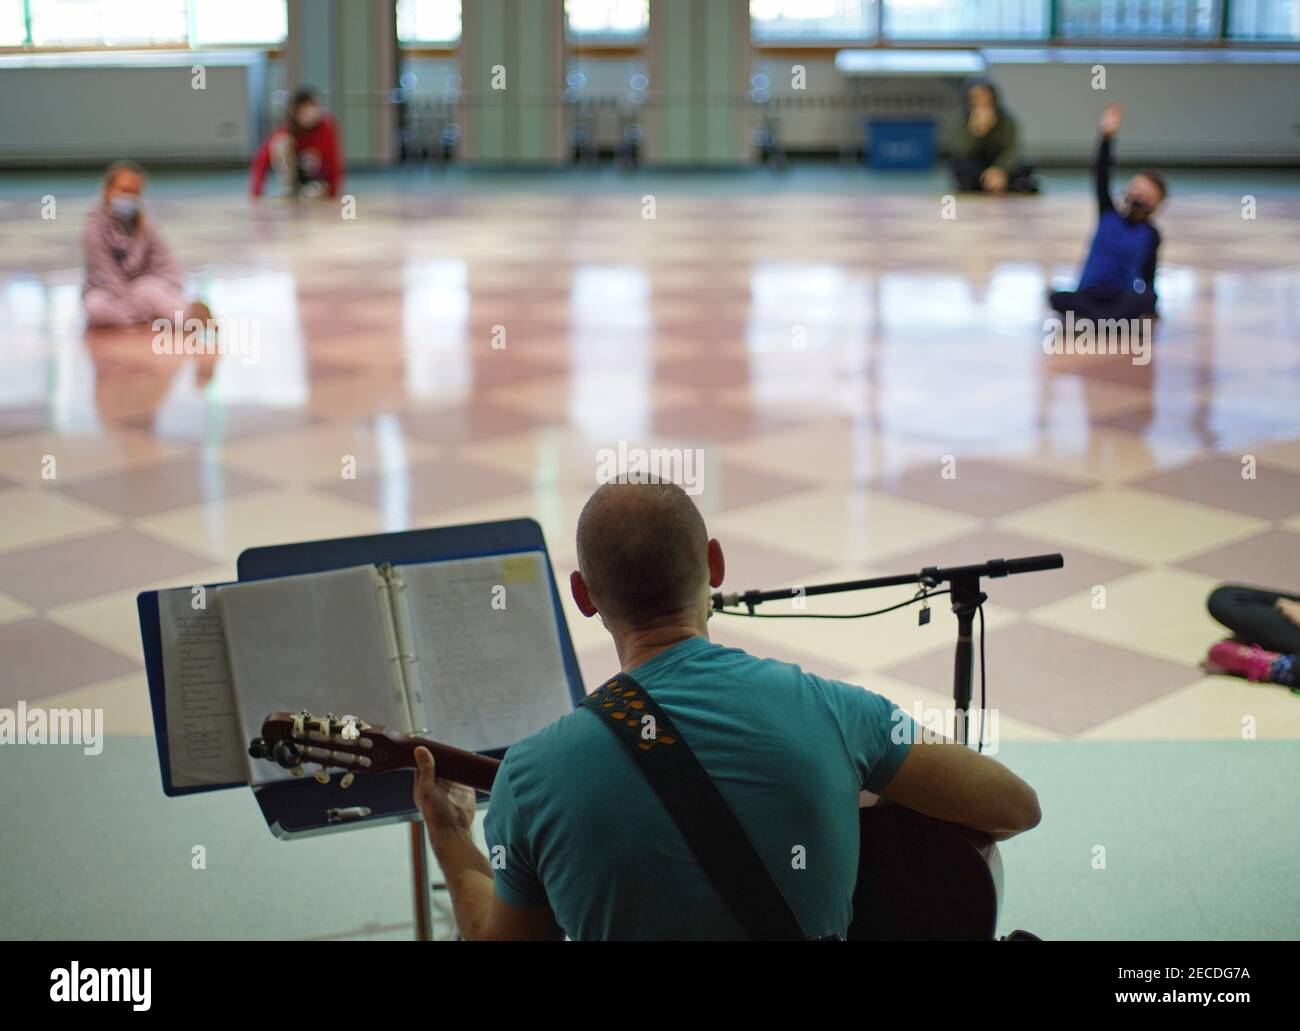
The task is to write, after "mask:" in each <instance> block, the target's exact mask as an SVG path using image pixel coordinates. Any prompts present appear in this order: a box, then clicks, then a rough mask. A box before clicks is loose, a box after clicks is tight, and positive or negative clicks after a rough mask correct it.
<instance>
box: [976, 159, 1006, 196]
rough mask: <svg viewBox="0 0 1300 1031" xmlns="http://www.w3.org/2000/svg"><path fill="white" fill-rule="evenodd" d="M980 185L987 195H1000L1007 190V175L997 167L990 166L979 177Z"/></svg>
mask: <svg viewBox="0 0 1300 1031" xmlns="http://www.w3.org/2000/svg"><path fill="white" fill-rule="evenodd" d="M980 185H981V186H983V187H984V189H986V190H988V191H989V193H1001V192H1002V191H1003V190H1005V189H1006V188H1007V173H1006V172H1004V171H1003V170H1002V169H1000V168H998V166H997V165H990V166H989V167H988V168H986V169H984V174H983V175H981V176H980Z"/></svg>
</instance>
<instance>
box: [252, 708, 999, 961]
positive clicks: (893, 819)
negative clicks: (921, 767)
mask: <svg viewBox="0 0 1300 1031" xmlns="http://www.w3.org/2000/svg"><path fill="white" fill-rule="evenodd" d="M421 745H422V746H424V747H425V748H427V749H429V751H430V752H432V753H433V758H434V762H435V763H436V764H437V768H438V776H439V777H441V778H444V779H446V780H450V781H455V782H456V783H458V784H464V785H466V786H468V787H471V788H474V789H475V790H476V791H482V792H485V793H486V792H490V791H491V790H492V782H493V780H494V779H495V778H496V774H497V769H498V768H499V767H500V765H501V761H500V760H499V759H493V758H491V757H489V756H485V755H478V754H476V753H474V752H466V751H463V750H461V749H459V748H452V747H451V746H450V745H444V744H441V743H439V742H437V741H429V740H427V739H425V738H419V737H408V736H406V735H404V734H399V733H398V732H397V731H395V730H389V729H387V728H385V727H383V726H379V725H372V724H369V723H366V722H365V721H364V720H360V719H357V718H356V717H355V716H343V717H336V716H334V715H332V714H330V715H326V716H314V715H312V714H311V713H308V712H305V711H304V712H299V713H291V712H273V713H271V714H270V715H269V716H268V717H267V718H266V720H265V721H264V722H263V724H262V736H261V737H258V738H254V739H253V741H252V742H251V743H250V745H249V749H248V752H249V755H251V756H252V757H253V758H255V759H269V760H270V761H272V762H275V763H277V764H279V765H280V766H282V767H284V768H285V769H289V770H293V771H294V772H295V774H297V775H299V776H301V775H302V774H303V773H304V765H305V764H307V763H313V764H318V765H319V766H320V769H318V770H317V771H316V773H315V777H316V779H317V780H319V781H321V782H322V783H325V782H327V781H328V780H329V772H328V771H329V770H330V769H331V768H334V769H341V770H344V771H345V772H344V775H343V778H342V779H341V780H340V781H339V786H340V787H343V788H346V787H348V786H349V785H350V784H351V783H352V780H353V778H354V776H355V775H356V774H357V773H367V774H370V773H386V772H388V771H391V770H400V769H410V768H414V766H415V749H416V748H418V747H420V746H421ZM858 813H859V833H860V850H859V858H858V879H857V887H856V888H855V890H854V892H853V921H852V923H851V924H850V925H849V933H848V939H849V940H850V941H921V940H935V939H949V940H960V939H968V940H983V941H991V940H992V939H993V938H994V937H995V935H996V933H997V919H998V907H999V901H1000V897H1001V894H1002V860H1001V857H1000V856H999V855H998V849H997V845H996V844H994V842H993V840H992V839H991V838H989V837H988V836H987V835H985V834H981V833H980V832H979V831H974V830H971V829H969V828H967V827H962V826H959V825H958V824H955V823H947V822H945V821H943V820H935V819H931V818H930V817H928V816H922V815H921V814H920V813H918V812H915V811H913V810H911V809H906V808H904V807H902V806H897V805H891V804H889V803H887V802H883V801H880V802H877V804H875V805H870V806H865V807H863V808H861V809H859V811H858Z"/></svg>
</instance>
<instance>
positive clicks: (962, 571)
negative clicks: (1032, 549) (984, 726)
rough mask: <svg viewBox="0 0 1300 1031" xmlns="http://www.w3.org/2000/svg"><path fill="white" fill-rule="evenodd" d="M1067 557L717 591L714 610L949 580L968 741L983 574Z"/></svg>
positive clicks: (928, 586) (956, 677)
mask: <svg viewBox="0 0 1300 1031" xmlns="http://www.w3.org/2000/svg"><path fill="white" fill-rule="evenodd" d="M1064 565H1065V559H1064V558H1063V557H1062V556H1061V555H1059V554H1054V555H1030V556H1028V557H1026V558H1010V559H1006V558H995V559H991V560H990V561H988V562H984V563H981V564H979V565H973V566H948V567H943V566H926V567H925V568H924V569H922V570H921V571H920V572H919V573H910V574H903V575H900V576H879V577H876V578H875V579H872V580H844V581H841V582H839V583H832V584H817V585H814V586H812V587H786V588H783V589H778V590H774V591H745V592H744V593H743V594H723V593H722V592H721V591H719V592H717V593H716V594H714V595H713V607H714V609H715V610H718V611H721V610H722V609H724V608H726V607H728V606H731V605H744V606H745V607H746V608H748V609H749V614H750V615H751V616H752V615H753V614H754V609H755V608H756V607H757V606H759V605H761V604H762V603H763V602H765V601H781V600H783V599H786V598H790V597H795V596H799V597H811V596H813V595H818V594H842V593H844V592H846V591H870V590H875V589H876V588H878V587H902V586H905V585H907V584H919V585H920V587H921V589H922V590H925V591H931V590H933V589H934V588H936V587H938V586H939V584H941V583H946V584H948V585H949V596H950V598H951V600H952V611H953V613H954V614H955V615H956V617H957V651H956V654H955V655H954V656H953V677H952V699H953V704H954V705H955V707H956V715H957V719H956V726H955V728H954V729H955V731H956V734H957V740H958V741H959V742H961V743H962V744H963V745H964V744H966V742H967V738H968V736H969V733H970V703H971V672H972V668H973V665H974V646H973V641H972V630H973V628H974V624H975V613H976V612H977V611H979V607H980V606H981V605H983V604H984V602H985V601H987V600H988V595H987V594H985V593H984V592H983V591H982V590H981V589H980V578H981V577H1002V576H1011V575H1013V574H1016V573H1036V572H1039V571H1040V570H1044V569H1060V568H1061V567H1062V566H1064Z"/></svg>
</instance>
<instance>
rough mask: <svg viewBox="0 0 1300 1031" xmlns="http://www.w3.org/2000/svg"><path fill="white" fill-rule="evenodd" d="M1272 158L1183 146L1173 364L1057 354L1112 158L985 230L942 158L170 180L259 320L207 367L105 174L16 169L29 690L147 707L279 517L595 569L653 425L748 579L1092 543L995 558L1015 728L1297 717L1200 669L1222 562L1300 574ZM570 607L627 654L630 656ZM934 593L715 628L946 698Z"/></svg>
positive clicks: (1290, 270) (1155, 357)
mask: <svg viewBox="0 0 1300 1031" xmlns="http://www.w3.org/2000/svg"><path fill="white" fill-rule="evenodd" d="M1257 175H1258V180H1252V179H1251V178H1250V176H1248V175H1246V174H1244V173H1243V175H1242V177H1241V178H1240V180H1236V179H1227V180H1224V179H1222V178H1220V180H1218V181H1213V180H1207V181H1206V182H1205V183H1204V184H1202V185H1198V180H1197V178H1196V177H1195V176H1188V178H1190V179H1191V180H1192V181H1191V182H1190V183H1180V182H1179V181H1178V176H1175V177H1174V184H1175V189H1174V200H1173V201H1172V202H1171V203H1170V205H1169V207H1168V210H1167V211H1166V212H1165V213H1164V215H1163V218H1162V225H1163V227H1164V235H1165V239H1166V246H1165V248H1164V254H1163V266H1162V272H1161V281H1160V293H1161V296H1162V298H1163V313H1164V316H1165V317H1164V319H1163V320H1162V322H1161V323H1160V325H1159V327H1158V329H1157V333H1156V339H1155V341H1154V344H1153V349H1152V350H1153V353H1152V360H1151V362H1150V364H1148V365H1145V366H1142V365H1135V364H1133V362H1132V361H1131V360H1130V359H1129V358H1126V357H1123V356H1119V357H1098V356H1085V355H1074V356H1066V355H1053V356H1049V355H1047V354H1046V353H1045V350H1044V346H1043V339H1044V336H1045V333H1044V327H1043V321H1044V318H1045V316H1046V315H1047V314H1048V313H1047V312H1046V311H1045V310H1044V306H1043V303H1042V296H1043V293H1044V290H1045V288H1046V287H1047V285H1048V284H1049V282H1052V281H1055V280H1057V279H1068V278H1069V277H1070V276H1071V275H1072V274H1073V272H1074V269H1075V266H1076V264H1077V261H1078V258H1079V256H1080V253H1081V248H1082V247H1083V243H1084V241H1085V238H1086V234H1087V233H1088V231H1089V229H1090V226H1091V220H1092V206H1091V204H1090V203H1089V201H1088V199H1087V194H1086V187H1085V184H1084V182H1083V180H1082V178H1081V177H1079V176H1073V177H1070V176H1064V175H1063V176H1062V177H1061V178H1062V182H1061V183H1060V184H1059V185H1056V186H1054V188H1051V189H1049V191H1048V192H1047V193H1046V194H1045V195H1044V196H1042V197H1038V198H1016V199H1010V200H1005V201H1001V202H999V201H990V200H986V199H981V198H971V199H967V198H962V199H961V200H960V201H959V202H958V204H957V208H956V215H957V217H956V218H955V219H950V220H949V219H944V218H942V217H941V205H940V199H939V195H940V193H941V191H942V189H943V185H942V182H941V181H940V180H939V179H937V178H935V179H932V180H931V179H922V180H915V179H910V178H907V177H898V178H892V179H891V178H883V177H882V178H872V177H869V176H867V175H865V174H864V173H860V172H851V173H844V172H839V171H829V170H828V171H807V172H804V173H796V174H795V175H794V176H792V177H790V178H786V179H781V180H773V179H771V178H769V177H767V176H766V175H762V174H748V175H719V176H712V177H707V176H706V177H688V176H676V177H667V176H665V177H659V178H655V177H652V176H644V177H641V178H636V179H631V180H625V179H621V178H617V177H614V176H608V177H596V178H594V179H585V178H581V177H578V176H569V175H555V176H533V177H530V176H517V177H501V176H497V177H492V176H486V175H484V176H479V177H474V176H471V175H469V174H466V173H458V174H456V175H455V176H453V177H451V178H449V179H446V180H436V179H431V180H414V181H413V180H410V179H402V178H397V177H379V176H375V177H372V178H369V179H367V178H364V177H358V178H357V179H355V180H354V182H353V184H352V189H353V191H354V193H355V196H356V198H357V207H356V218H355V219H352V220H347V219H343V218H341V217H340V215H339V213H338V211H337V210H335V209H334V208H333V207H317V206H306V207H302V208H297V207H294V206H293V205H288V204H285V203H284V202H279V203H276V202H270V203H263V204H262V205H260V206H257V207H253V206H251V205H250V204H249V202H248V201H247V200H246V199H245V197H244V196H243V195H242V181H241V179H240V178H238V177H234V176H219V175H212V176H180V175H173V176H172V177H171V178H170V179H169V178H168V177H166V176H165V175H164V176H161V177H160V180H159V182H158V183H157V184H156V185H155V187H154V190H153V195H152V198H151V199H152V201H153V213H154V217H155V218H156V220H157V222H158V224H159V226H160V227H161V229H162V231H163V232H164V233H165V235H166V238H167V239H168V240H169V241H170V242H171V245H172V246H173V247H174V249H175V250H176V252H177V254H178V256H179V257H180V259H181V261H182V263H183V264H184V266H185V267H186V268H187V269H188V271H189V273H190V275H191V277H192V279H193V285H194V287H195V288H196V289H197V290H199V291H200V292H201V293H202V295H203V296H205V297H206V298H207V299H208V300H209V302H210V304H211V305H212V307H213V309H214V310H215V311H216V313H217V314H218V315H220V316H223V317H225V318H228V319H234V320H237V321H238V331H239V332H243V333H245V334H247V336H246V337H245V340H246V342H248V343H249V344H250V346H249V347H248V349H247V350H246V351H245V352H244V353H242V354H235V353H231V354H227V355H226V356H224V357H222V358H221V359H220V360H219V361H218V362H217V364H216V367H215V370H212V369H209V370H207V372H208V373H210V374H212V373H214V374H212V379H211V382H210V383H207V384H206V385H201V383H200V379H201V377H200V370H199V364H198V362H197V361H196V360H195V359H192V358H185V357H171V356H161V357H159V356H156V355H155V354H154V353H153V351H152V348H151V346H150V345H151V340H152V333H151V331H149V330H148V329H145V330H142V331H138V332H136V331H132V332H126V333H120V332H119V333H91V334H88V333H87V332H86V331H85V329H84V327H83V324H82V317H81V311H80V307H79V283H80V269H79V265H80V243H79V235H80V229H81V225H82V221H83V217H84V212H85V210H86V207H87V205H88V204H89V203H90V202H91V199H92V197H93V190H94V181H93V179H91V178H89V177H81V178H77V177H71V178H67V179H58V180H54V181H52V182H45V181H43V180H40V179H38V178H35V177H32V178H24V179H11V180H9V181H7V182H5V183H4V185H3V187H0V189H3V193H0V197H3V198H4V199H5V200H6V203H5V205H4V208H3V212H2V217H3V221H2V223H0V224H3V229H4V238H5V240H6V243H7V246H6V247H5V248H4V251H3V253H2V254H0V325H3V326H4V336H5V342H4V352H5V358H6V363H5V365H6V367H5V375H4V377H3V379H2V380H0V434H2V435H3V436H2V438H0V510H2V511H3V513H4V519H3V521H2V522H0V653H2V654H4V655H5V656H6V660H7V661H6V666H7V675H6V676H5V686H4V690H3V693H2V694H0V704H12V703H13V702H14V701H15V700H16V699H17V698H19V697H25V698H27V699H28V700H29V701H31V700H35V699H42V700H44V701H48V702H49V703H50V704H51V705H53V704H55V703H56V702H67V703H71V702H76V703H77V704H83V705H84V704H94V705H99V706H103V707H104V708H105V709H106V711H107V718H108V721H109V725H110V728H111V729H112V730H113V731H115V732H119V733H149V732H150V729H151V728H150V721H149V715H148V711H147V707H146V705H145V689H144V680H143V677H142V673H141V664H140V651H139V647H138V635H137V632H136V627H135V615H134V608H133V604H132V599H133V595H134V592H135V591H137V590H139V589H142V588H145V587H151V586H158V585H162V584H187V583H193V582H202V581H205V580H207V581H210V580H218V579H225V578H229V577H231V576H232V575H233V569H234V561H235V557H236V556H237V555H238V554H239V552H240V551H241V550H243V549H244V548H247V547H250V546H252V545H259V544H269V543H278V542H284V541H292V540H302V539H311V538H320V537H330V536H339V535H346V534H356V533H367V532H374V531H377V530H385V529H386V530H397V529H402V528H406V527H414V526H427V525H434V524H439V523H452V522H464V521H472V520H479V519H489V518H496V517H506V516H520V515H530V516H533V517H535V518H537V519H538V520H539V521H540V522H541V523H542V524H543V526H544V527H545V530H546V533H547V536H548V539H549V541H550V543H551V548H552V550H553V553H554V557H555V561H556V566H557V573H558V574H559V575H560V576H564V575H566V574H567V572H568V570H569V569H570V568H571V566H572V563H573V543H572V539H573V529H574V522H575V519H576V515H577V512H578V510H579V508H580V506H581V504H582V502H583V500H584V499H585V497H586V496H587V494H588V493H589V492H590V490H591V489H592V487H593V485H594V483H595V478H596V475H597V470H598V465H599V463H598V459H597V452H598V451H599V450H600V449H601V448H605V447H611V448H615V449H617V448H618V447H619V444H620V442H624V446H625V447H632V448H636V447H654V446H664V447H676V448H689V449H694V448H698V449H700V452H701V463H702V464H701V466H700V473H701V478H700V483H701V486H702V488H703V491H702V493H701V494H700V495H699V496H698V501H699V503H700V504H701V507H702V508H703V509H704V511H705V513H706V517H707V519H708V521H709V524H710V528H711V530H712V531H713V532H714V533H715V534H717V535H718V536H719V537H720V538H721V539H722V541H723V543H724V546H726V547H727V550H728V553H729V557H730V564H729V565H730V574H729V584H728V586H729V587H730V588H731V589H744V588H747V587H778V586H784V585H786V584H808V583H816V582H819V581H826V580H835V579H844V578H847V577H850V576H854V577H856V576H859V575H872V574H885V573H895V572H910V571H912V570H916V569H919V568H920V567H921V566H924V565H931V564H952V563H958V562H965V561H977V560H983V559H987V558H993V557H1006V556H1012V555H1021V554H1035V553H1040V552H1045V551H1055V550H1060V551H1062V552H1063V553H1064V554H1065V556H1066V568H1065V570H1064V571H1062V572H1055V573H1039V574H1034V575H1031V576H1025V577H1021V578H1016V579H1012V580H1004V581H998V582H992V583H991V584H990V586H989V593H990V603H989V604H988V606H987V607H986V612H987V617H988V659H989V668H990V674H991V676H990V686H991V690H992V696H991V702H992V703H994V704H996V705H997V706H998V707H999V708H1000V709H1001V713H1002V724H1001V726H1000V732H1001V734H1002V735H1004V736H1011V737H1014V736H1018V735H1023V736H1032V737H1049V738H1050V737H1080V736H1081V737H1110V738H1135V737H1136V738H1149V737H1176V738H1185V737H1226V738H1237V737H1239V736H1240V733H1241V720H1242V717H1243V715H1246V714H1249V715H1252V716H1253V717H1255V719H1256V724H1257V732H1258V734H1259V736H1261V737H1292V738H1293V737H1297V736H1300V698H1296V697H1295V696H1292V695H1291V694H1289V693H1288V692H1286V691H1285V690H1281V689H1278V688H1275V687H1256V686H1251V685H1247V684H1243V683H1239V682H1237V681H1233V680H1229V679H1226V678H1206V677H1205V676H1203V675H1202V673H1201V672H1200V671H1199V670H1198V668H1197V662H1198V660H1199V659H1200V658H1201V657H1202V655H1203V654H1204V651H1205V649H1206V647H1207V646H1208V645H1209V644H1210V643H1212V642H1213V641H1214V640H1216V639H1217V638H1218V637H1220V636H1222V635H1221V634H1220V633H1219V630H1218V628H1217V626H1216V624H1214V623H1213V622H1212V621H1211V620H1210V619H1209V617H1208V616H1207V615H1206V613H1205V611H1204V605H1203V601H1204V598H1205V596H1206V594H1207V593H1208V592H1209V590H1210V589H1211V587H1213V586H1214V584H1215V583H1216V582H1218V581H1220V580H1224V579H1234V580H1240V581H1245V582H1258V583H1266V584H1271V585H1274V586H1279V587H1290V588H1292V589H1294V588H1296V587H1297V586H1298V585H1300V408H1298V407H1297V403H1296V402H1297V398H1300V348H1298V347H1297V336H1296V320H1297V314H1298V313H1300V198H1298V197H1297V196H1296V195H1295V193H1294V191H1288V190H1286V189H1285V188H1284V186H1283V185H1279V184H1276V183H1274V182H1273V181H1272V180H1270V179H1269V177H1267V176H1265V175H1263V174H1257ZM42 193H49V194H50V195H52V196H54V197H55V198H56V201H57V204H58V207H57V209H56V213H57V217H56V218H55V219H53V220H43V219H41V218H40V217H39V215H40V206H39V204H38V203H37V201H36V200H35V199H33V198H37V197H39V196H40V195H41V194H42ZM1246 193H1251V194H1252V195H1256V196H1257V206H1258V217H1257V218H1256V219H1255V220H1254V221H1248V220H1244V219H1243V218H1242V217H1241V211H1242V204H1241V197H1242V195H1243V194H1246ZM651 197H652V198H653V204H654V215H655V217H654V219H652V220H651V219H646V218H644V217H643V212H644V211H645V210H646V208H647V206H648V203H649V202H648V201H647V200H643V198H651ZM230 339H234V338H233V337H231V338H230ZM252 344H255V345H256V347H255V348H254V347H253V346H251V345H252ZM47 456H49V457H48V458H47ZM345 456H353V457H354V458H355V461H356V467H357V475H356V477H355V478H354V479H345V478H344V477H343V475H342V471H341V470H342V468H343V465H344V460H345ZM1247 456H1249V457H1250V459H1252V460H1253V463H1254V470H1255V474H1256V475H1255V478H1254V479H1245V478H1243V475H1242V469H1243V459H1245V458H1246V457H1247ZM51 459H52V460H53V466H52V468H53V471H54V477H53V478H52V479H51V478H49V477H48V473H49V471H50V469H51V465H50V462H51ZM892 597H893V596H892V595H872V596H869V597H865V596H860V597H857V598H854V599H842V605H841V606H840V607H841V609H843V607H847V609H848V610H850V611H852V610H862V609H866V608H875V607H878V606H879V604H883V603H884V602H885V601H887V600H890V599H891V598H892ZM1103 603H1104V607H1102V605H1103ZM833 608H835V606H832V605H822V604H819V603H814V604H813V610H820V609H826V610H831V609H833ZM570 616H571V626H572V631H573V634H574V638H575V642H576V644H577V646H578V649H579V651H580V654H581V656H582V659H583V665H584V670H585V671H586V675H587V678H588V680H589V682H594V681H595V680H596V679H598V678H599V677H601V676H603V675H606V674H607V673H608V672H609V671H610V670H612V669H613V668H614V656H613V651H612V649H611V648H610V647H609V646H608V645H607V644H606V643H605V635H604V633H603V631H602V630H601V628H600V627H599V626H598V625H596V624H594V623H592V622H590V621H586V620H583V619H582V618H581V617H580V616H578V614H577V613H576V611H571V612H570ZM940 616H941V618H936V619H935V620H934V621H933V622H932V623H931V624H930V625H929V626H928V627H926V628H923V629H918V628H916V625H915V623H916V617H915V615H914V613H913V612H910V611H905V612H901V613H898V614H894V615H891V616H888V617H884V618H881V619H877V620H873V621H871V622H869V623H847V624H846V623H843V622H839V621H832V622H825V621H792V620H753V621H744V620H742V619H738V618H734V617H719V618H718V619H716V620H715V621H714V622H715V625H716V627H717V633H718V636H719V637H721V638H722V639H724V640H727V641H732V642H736V643H738V644H742V645H744V646H747V647H750V648H752V649H756V650H760V651H768V652H771V653H773V654H777V655H788V656H791V657H796V658H802V659H805V660H807V662H808V663H809V664H810V665H812V666H813V667H814V668H817V669H820V670H822V671H824V672H826V673H829V674H833V675H839V676H845V677H851V678H854V679H856V680H858V681H860V682H863V683H866V684H868V685H869V686H872V687H874V688H877V689H880V690H882V691H884V692H886V693H889V694H891V695H892V696H894V697H896V698H898V699H899V700H900V701H902V702H904V703H905V704H911V702H912V701H913V700H916V699H919V700H920V701H922V702H923V703H925V704H933V705H942V704H943V703H944V700H945V698H946V696H947V692H948V676H949V673H948V669H949V665H950V651H951V644H952V636H953V625H952V621H951V618H950V617H948V616H947V614H946V613H940Z"/></svg>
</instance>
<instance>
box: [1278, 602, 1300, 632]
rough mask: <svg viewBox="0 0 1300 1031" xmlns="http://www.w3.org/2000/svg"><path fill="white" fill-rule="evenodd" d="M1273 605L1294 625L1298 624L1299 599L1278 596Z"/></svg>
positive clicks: (1299, 612) (1299, 623)
mask: <svg viewBox="0 0 1300 1031" xmlns="http://www.w3.org/2000/svg"><path fill="white" fill-rule="evenodd" d="M1273 607H1274V608H1275V609H1277V610H1278V612H1280V613H1281V614H1282V615H1283V616H1284V617H1286V618H1287V619H1288V620H1290V621H1291V622H1292V623H1294V624H1295V625H1296V626H1300V601H1295V600H1293V599H1291V598H1278V600H1277V601H1276V602H1274V603H1273Z"/></svg>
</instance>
